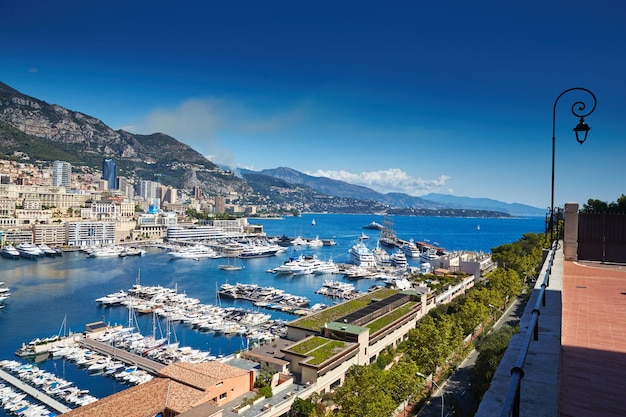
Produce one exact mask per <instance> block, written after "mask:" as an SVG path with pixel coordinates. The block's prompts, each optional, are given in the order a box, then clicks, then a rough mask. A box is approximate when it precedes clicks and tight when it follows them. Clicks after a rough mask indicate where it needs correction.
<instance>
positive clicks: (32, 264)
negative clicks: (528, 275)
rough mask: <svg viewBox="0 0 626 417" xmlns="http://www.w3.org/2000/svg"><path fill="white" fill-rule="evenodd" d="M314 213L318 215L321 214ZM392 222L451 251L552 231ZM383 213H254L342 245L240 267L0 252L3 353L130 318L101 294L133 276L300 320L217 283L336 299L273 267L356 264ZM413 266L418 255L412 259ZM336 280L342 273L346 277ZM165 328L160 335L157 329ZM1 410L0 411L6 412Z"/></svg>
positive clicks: (284, 231)
mask: <svg viewBox="0 0 626 417" xmlns="http://www.w3.org/2000/svg"><path fill="white" fill-rule="evenodd" d="M313 220H315V221H313ZM389 220H391V222H392V227H393V230H394V232H395V233H396V235H397V236H398V237H399V238H401V239H406V240H409V239H414V240H415V241H421V242H429V243H431V244H433V245H436V246H439V247H443V248H445V249H446V250H447V251H453V250H468V251H478V252H491V249H492V248H494V247H497V246H500V245H502V244H505V243H511V242H514V241H516V240H518V239H520V238H521V237H522V236H523V235H524V234H525V233H540V232H543V231H544V227H545V224H544V219H543V218H538V217H529V218H506V219H492V218H488V219H483V218H480V219H478V218H448V217H410V216H393V217H390V218H389ZM372 221H376V222H378V223H381V224H382V223H383V222H387V223H388V224H391V223H390V222H389V221H388V219H383V217H382V216H374V215H337V214H305V215H302V216H301V217H285V218H282V219H250V221H249V222H250V223H253V224H262V225H263V228H264V231H265V232H266V234H267V235H268V236H289V237H296V236H302V237H304V238H309V239H312V238H315V237H316V236H319V238H320V239H333V240H334V241H335V242H336V243H337V244H336V245H335V246H323V247H320V248H317V249H312V248H311V249H309V248H302V247H289V248H288V249H287V251H286V252H284V253H282V254H280V255H279V256H274V257H269V258H256V259H246V260H241V262H240V263H241V264H242V265H243V266H244V268H243V269H241V270H239V271H223V270H220V269H219V267H218V265H219V264H222V263H224V260H223V259H222V260H220V259H201V260H183V259H179V260H171V259H170V258H169V256H168V255H167V252H166V251H165V250H162V249H158V248H150V249H149V250H148V252H147V253H146V254H145V255H144V256H141V257H125V258H120V257H113V258H88V257H86V255H85V254H84V253H82V252H70V253H65V254H64V255H63V256H62V257H57V258H40V259H37V260H29V259H17V260H12V259H5V258H1V259H0V270H1V271H2V273H1V278H0V281H4V282H6V286H7V287H9V288H10V289H11V293H12V296H11V297H10V299H8V300H7V301H5V308H4V309H2V310H0V335H1V338H0V360H2V359H18V360H22V359H19V358H16V357H15V355H14V353H15V351H16V349H17V348H19V347H20V346H21V344H22V343H28V342H29V341H31V340H32V339H34V338H44V337H50V336H54V335H57V334H59V333H61V332H63V329H62V328H61V325H62V323H63V322H64V321H65V323H66V329H67V330H71V331H73V332H82V331H84V329H85V325H86V324H88V323H91V322H95V321H100V320H102V321H104V322H106V323H111V324H122V325H128V324H129V320H130V318H131V316H129V312H128V309H126V308H125V307H121V306H118V307H103V306H101V305H99V304H98V303H97V302H96V301H95V299H96V298H98V297H102V296H104V295H107V294H109V293H113V292H116V291H119V290H124V291H126V290H128V289H129V288H130V287H131V286H132V285H133V284H135V283H137V282H140V283H141V284H142V285H162V286H164V287H169V288H177V290H178V292H181V293H186V294H187V295H189V296H190V297H194V298H198V299H200V301H201V302H202V303H203V304H220V305H222V306H223V307H228V306H236V307H243V308H246V309H251V310H258V311H263V312H267V313H270V314H271V315H272V317H273V318H275V319H283V320H292V319H294V318H296V317H295V316H292V315H289V314H286V313H282V312H275V311H270V310H262V309H258V308H256V307H254V306H253V304H252V303H251V302H248V301H243V300H229V299H219V297H218V296H217V290H218V288H219V286H220V285H221V284H223V283H225V282H228V283H231V284H235V283H254V284H258V285H261V286H272V287H275V288H280V289H283V290H285V292H287V293H290V294H294V295H302V296H306V297H308V298H309V299H310V300H311V305H313V304H315V303H325V304H333V303H336V302H338V300H336V299H331V298H327V297H324V296H322V295H319V294H315V291H316V290H318V289H319V288H320V287H321V286H322V283H323V281H324V279H328V278H330V277H329V276H324V275H305V276H298V277H283V276H279V275H276V274H271V273H268V272H267V270H269V269H271V268H275V267H277V266H279V265H280V264H282V263H283V262H284V261H286V260H287V259H289V257H293V256H297V255H299V254H301V253H304V254H312V253H315V254H316V255H317V256H318V257H319V258H320V259H322V260H328V259H332V260H334V261H335V262H339V263H348V262H349V260H350V258H349V255H348V250H349V249H350V247H351V246H352V245H354V244H355V243H357V242H358V239H359V237H360V236H361V233H363V232H365V233H366V234H367V235H368V236H369V239H367V240H365V241H364V242H365V243H366V244H367V245H368V246H369V247H370V248H371V249H372V248H374V247H375V246H376V241H377V239H378V236H379V234H380V232H379V231H376V230H367V229H363V226H365V225H367V224H368V223H370V222H372ZM409 264H412V265H417V264H419V261H417V260H414V259H411V258H409ZM332 279H338V280H343V278H342V277H341V276H339V275H336V276H333V277H332ZM351 282H352V283H353V284H355V286H356V288H357V289H358V290H362V291H367V289H368V288H369V287H370V286H371V285H372V284H374V281H371V280H360V281H351ZM132 323H133V325H134V326H138V327H139V329H140V330H141V332H142V333H143V334H146V335H149V334H151V333H152V331H153V329H154V328H155V327H156V328H157V329H158V330H157V332H159V333H161V332H165V329H163V327H164V325H163V323H158V326H154V323H153V321H152V317H151V315H139V316H137V320H136V321H134V320H133V322H132ZM174 329H175V337H176V338H177V340H178V341H179V342H180V345H181V346H191V347H193V348H197V349H202V350H206V351H211V353H212V354H213V355H216V356H217V355H228V354H231V353H233V352H235V351H237V350H240V349H245V348H246V347H247V343H248V342H247V340H246V339H245V337H240V336H216V335H214V334H210V333H202V332H199V331H196V330H194V329H192V328H191V327H189V326H186V325H184V324H177V325H175V327H174ZM157 336H160V334H157ZM38 366H40V367H41V368H44V369H46V370H49V371H52V372H55V373H56V374H57V375H59V376H62V377H64V378H66V379H68V380H70V381H74V382H75V384H76V386H78V387H80V388H82V389H89V390H90V393H91V394H92V395H95V396H97V397H104V396H107V395H110V394H112V393H114V392H117V391H120V390H123V389H125V388H126V387H125V386H124V385H121V384H119V383H117V382H116V381H114V380H113V379H111V378H108V377H104V376H92V375H90V374H89V373H88V372H87V371H86V370H85V369H82V368H77V367H76V365H75V364H73V363H70V362H66V361H64V360H46V361H44V362H41V363H39V364H38ZM1 415H3V414H2V410H0V416H1Z"/></svg>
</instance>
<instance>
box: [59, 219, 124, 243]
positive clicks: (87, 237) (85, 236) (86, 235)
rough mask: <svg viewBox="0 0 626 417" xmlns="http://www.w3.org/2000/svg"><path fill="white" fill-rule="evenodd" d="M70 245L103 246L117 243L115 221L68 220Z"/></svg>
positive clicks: (68, 241)
mask: <svg viewBox="0 0 626 417" xmlns="http://www.w3.org/2000/svg"><path fill="white" fill-rule="evenodd" d="M65 225H66V228H67V244H68V245H69V246H76V247H84V246H102V245H112V244H114V243H115V223H114V222H67V223H65Z"/></svg>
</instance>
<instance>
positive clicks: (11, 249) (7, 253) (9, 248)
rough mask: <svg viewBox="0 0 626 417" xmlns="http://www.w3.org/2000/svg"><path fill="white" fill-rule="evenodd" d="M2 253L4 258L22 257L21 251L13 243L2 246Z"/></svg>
mask: <svg viewBox="0 0 626 417" xmlns="http://www.w3.org/2000/svg"><path fill="white" fill-rule="evenodd" d="M0 253H1V254H2V257H4V258H10V259H17V258H19V257H20V253H19V251H18V250H17V249H15V246H13V245H6V246H5V247H3V248H2V250H1V251H0Z"/></svg>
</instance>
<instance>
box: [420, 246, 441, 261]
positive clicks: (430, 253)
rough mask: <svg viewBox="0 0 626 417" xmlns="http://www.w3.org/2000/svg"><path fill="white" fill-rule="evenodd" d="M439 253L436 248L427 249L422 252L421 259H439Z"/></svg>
mask: <svg viewBox="0 0 626 417" xmlns="http://www.w3.org/2000/svg"><path fill="white" fill-rule="evenodd" d="M438 258H439V255H437V251H436V250H435V249H432V248H431V249H426V250H425V251H424V252H422V253H421V254H420V260H421V261H422V262H428V263H431V262H432V261H434V260H435V259H438Z"/></svg>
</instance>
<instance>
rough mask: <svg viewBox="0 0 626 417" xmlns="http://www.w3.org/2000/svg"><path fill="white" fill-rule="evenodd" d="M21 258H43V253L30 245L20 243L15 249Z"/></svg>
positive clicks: (35, 246)
mask: <svg viewBox="0 0 626 417" xmlns="http://www.w3.org/2000/svg"><path fill="white" fill-rule="evenodd" d="M15 249H17V251H18V252H19V253H20V256H21V257H22V258H30V259H36V258H39V257H40V256H43V251H42V250H41V249H39V248H38V247H37V245H33V244H32V243H20V244H19V245H17V246H16V247H15Z"/></svg>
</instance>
